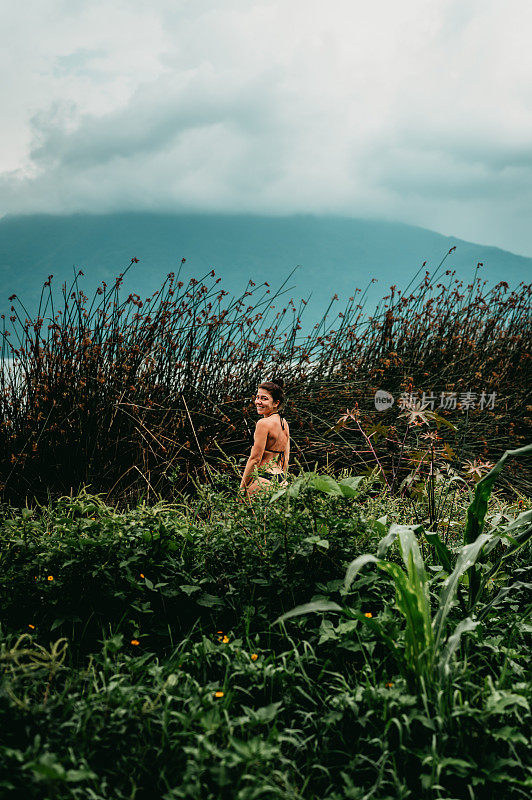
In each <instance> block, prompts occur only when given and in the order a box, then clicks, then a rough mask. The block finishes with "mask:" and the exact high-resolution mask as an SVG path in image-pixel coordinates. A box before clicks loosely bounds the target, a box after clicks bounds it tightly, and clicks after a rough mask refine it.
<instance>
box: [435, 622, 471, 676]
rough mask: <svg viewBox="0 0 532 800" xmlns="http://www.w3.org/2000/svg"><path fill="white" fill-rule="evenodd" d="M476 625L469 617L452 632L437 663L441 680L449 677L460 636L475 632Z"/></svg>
mask: <svg viewBox="0 0 532 800" xmlns="http://www.w3.org/2000/svg"><path fill="white" fill-rule="evenodd" d="M478 624H479V623H478V621H474V620H472V619H471V617H466V619H463V620H462V622H460V623H459V624H458V625H457V626H456V628H455V629H454V632H453V633H452V634H451V635H450V636H449V638H448V639H447V643H446V645H445V647H444V649H443V653H442V654H441V657H440V663H439V668H440V674H441V676H442V677H443V678H447V677H448V676H449V673H450V666H451V659H452V657H453V655H454V653H455V651H456V649H457V647H458V645H459V644H460V639H461V638H462V634H464V633H467V632H468V631H473V630H475V628H476V627H477V625H478Z"/></svg>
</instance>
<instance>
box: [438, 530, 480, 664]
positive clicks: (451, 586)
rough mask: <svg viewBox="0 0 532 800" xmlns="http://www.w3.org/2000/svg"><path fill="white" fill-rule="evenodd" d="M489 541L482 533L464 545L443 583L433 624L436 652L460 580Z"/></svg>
mask: <svg viewBox="0 0 532 800" xmlns="http://www.w3.org/2000/svg"><path fill="white" fill-rule="evenodd" d="M489 539H490V537H489V535H488V534H486V533H482V534H481V535H480V536H479V537H478V539H477V540H476V541H475V542H472V543H471V544H466V545H465V547H462V548H460V550H459V554H458V558H457V559H456V566H455V568H454V570H453V571H452V572H451V574H450V575H449V577H448V578H446V579H445V581H444V583H443V588H442V591H441V595H440V606H439V608H438V611H437V613H436V616H435V617H434V622H433V631H434V648H435V650H436V651H437V649H438V645H439V643H440V639H441V637H442V635H443V629H444V626H445V621H446V619H447V615H448V614H449V611H450V610H451V606H452V604H453V601H454V599H455V597H456V592H457V588H458V584H459V581H460V578H461V577H462V575H463V574H464V572H466V570H468V569H470V568H471V567H472V566H474V564H475V562H476V560H477V558H478V555H479V553H480V551H481V550H482V548H483V546H484V545H485V544H486V542H487V541H489Z"/></svg>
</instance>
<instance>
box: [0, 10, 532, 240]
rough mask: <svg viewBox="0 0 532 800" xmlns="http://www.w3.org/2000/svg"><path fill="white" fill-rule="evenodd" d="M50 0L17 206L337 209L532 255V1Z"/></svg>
mask: <svg viewBox="0 0 532 800" xmlns="http://www.w3.org/2000/svg"><path fill="white" fill-rule="evenodd" d="M45 5H48V6H49V7H50V8H51V9H53V12H54V13H53V14H51V15H48V16H46V15H45V14H44V13H43V12H42V5H40V4H38V3H35V4H34V10H35V13H36V17H35V19H34V23H33V25H32V26H31V31H30V35H29V36H27V39H28V41H27V42H26V44H25V45H24V47H25V51H24V57H27V59H28V60H27V63H26V62H25V63H24V65H23V67H22V69H21V73H20V75H18V77H14V82H13V85H12V86H11V91H10V93H9V94H8V95H5V96H4V97H3V98H2V102H3V103H4V106H7V108H10V109H11V117H10V118H11V120H12V122H11V127H10V128H9V127H8V129H7V131H6V132H5V137H6V145H5V147H4V154H5V155H4V159H5V160H4V166H5V168H4V171H3V172H2V174H1V175H0V196H1V197H2V198H3V200H2V205H1V206H0V213H26V212H33V211H50V212H54V213H63V212H71V211H76V210H77V211H90V212H107V211H116V210H125V209H137V210H141V209H149V210H164V211H168V210H178V211H180V210H194V211H202V210H205V211H232V212H239V211H253V212H257V213H266V214H285V213H292V212H316V213H338V214H344V215H349V216H351V215H352V216H357V215H358V216H375V217H383V218H388V219H398V220H401V221H404V222H410V223H413V224H418V225H424V226H426V227H431V228H434V229H437V230H441V231H442V232H444V233H449V234H454V235H456V236H460V237H462V238H466V239H473V240H478V241H483V242H486V243H492V244H499V245H500V246H504V247H507V248H508V249H512V250H514V251H521V252H527V253H532V234H531V233H530V231H529V222H528V218H529V213H530V210H531V205H532V204H531V199H532V198H531V194H532V192H531V189H530V187H531V186H532V181H531V180H530V179H531V177H532V175H531V170H532V152H531V148H530V142H531V141H532V104H531V102H530V100H531V97H530V95H531V90H530V85H531V84H530V81H529V77H530V64H531V57H530V56H529V49H528V42H527V30H529V29H530V23H531V22H532V7H530V5H529V4H528V3H527V2H526V1H525V0H508V2H506V3H504V4H503V3H502V2H497V1H496V0H483V1H482V2H480V0H470V2H466V1H465V0H462V2H455V0H435V1H434V2H432V3H430V4H428V3H426V2H425V0H404V2H403V3H396V2H394V1H393V0H379V1H378V2H375V3H373V4H368V3H365V2H364V3H363V2H359V0H334V2H331V3H327V4H325V3H323V2H321V0H304V1H303V0H284V1H283V2H281V0H264V2H258V3H249V2H244V1H242V2H239V1H238V0H233V1H232V0H226V1H225V2H222V1H221V0H220V2H206V1H203V2H202V1H201V0H197V2H194V3H192V2H186V1H185V0H182V1H181V2H177V3H176V2H175V0H174V1H173V2H170V0H155V2H154V3H153V4H152V5H151V6H150V7H148V6H146V5H145V4H141V3H133V4H132V3H131V2H129V3H125V2H120V1H119V0H110V2H105V3H103V2H101V1H100V2H99V3H96V4H91V6H90V7H89V6H88V5H87V4H84V3H77V4H76V3H74V4H72V3H69V4H67V3H66V2H60V0H49V1H48V3H47V4H45ZM21 13H22V11H17V10H16V9H15V10H13V9H12V10H11V11H10V14H11V31H15V30H16V24H15V23H16V21H17V15H20V14H21ZM49 20H50V21H49ZM8 28H9V26H8ZM37 28H38V33H37ZM13 35H14V38H15V40H16V38H17V36H16V35H15V34H13ZM16 45H17V42H16V41H13V42H12V46H11V59H12V61H13V63H16V64H17V65H18V64H19V63H20V64H21V63H22V56H18V55H17V53H18V50H17V47H16Z"/></svg>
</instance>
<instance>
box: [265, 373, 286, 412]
mask: <svg viewBox="0 0 532 800" xmlns="http://www.w3.org/2000/svg"><path fill="white" fill-rule="evenodd" d="M259 389H266V391H267V392H269V393H270V394H271V396H272V398H273V402H274V403H277V402H278V403H279V408H281V407H282V405H283V403H284V400H285V395H284V380H283V379H282V378H277V377H276V378H272V379H271V381H264V383H260V384H259Z"/></svg>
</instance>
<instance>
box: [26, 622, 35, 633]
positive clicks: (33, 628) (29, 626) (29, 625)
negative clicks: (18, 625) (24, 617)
mask: <svg viewBox="0 0 532 800" xmlns="http://www.w3.org/2000/svg"><path fill="white" fill-rule="evenodd" d="M28 628H31V629H32V631H34V630H35V625H32V624H31V622H30V623H29V624H28Z"/></svg>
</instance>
